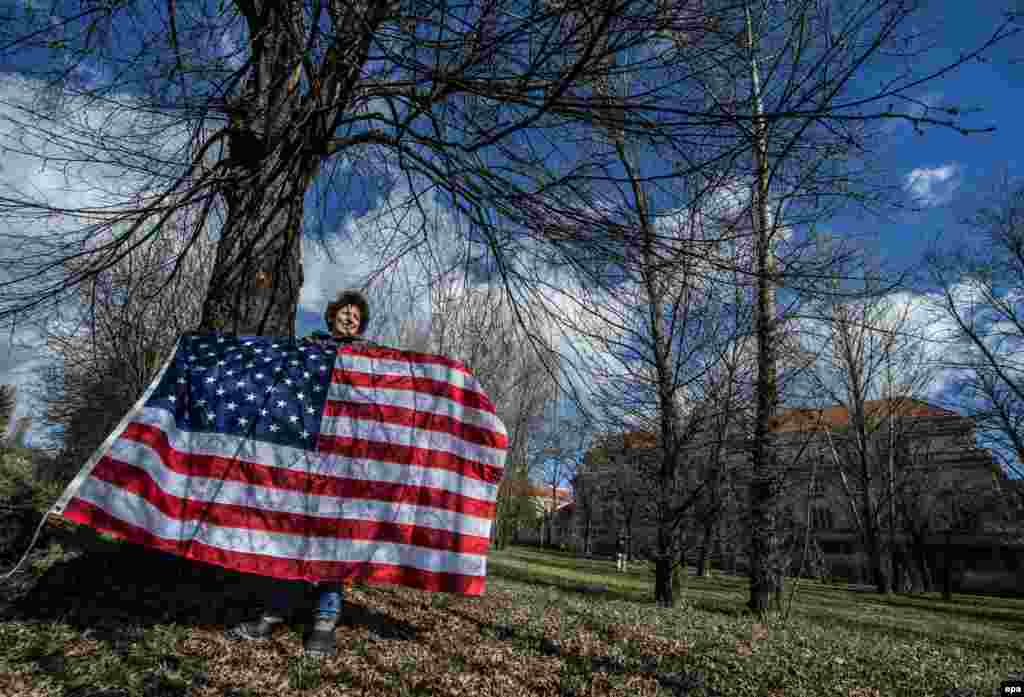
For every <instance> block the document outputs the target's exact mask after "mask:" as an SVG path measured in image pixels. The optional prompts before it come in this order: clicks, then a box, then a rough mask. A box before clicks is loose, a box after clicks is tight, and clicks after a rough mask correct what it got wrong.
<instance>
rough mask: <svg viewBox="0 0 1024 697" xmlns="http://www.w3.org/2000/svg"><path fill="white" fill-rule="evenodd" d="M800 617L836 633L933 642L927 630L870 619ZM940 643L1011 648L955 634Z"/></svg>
mask: <svg viewBox="0 0 1024 697" xmlns="http://www.w3.org/2000/svg"><path fill="white" fill-rule="evenodd" d="M800 614H801V616H802V617H804V618H806V619H808V620H811V621H813V622H818V623H820V624H826V623H827V624H828V625H830V626H833V627H835V628H836V630H837V631H841V629H842V628H843V627H849V628H850V629H853V630H855V631H858V632H860V633H862V634H879V635H885V636H886V637H888V638H893V639H905V640H907V641H917V640H920V639H929V640H935V639H936V638H937V637H936V632H934V631H929V630H920V629H915V628H914V627H909V626H893V625H891V624H888V623H886V622H883V621H881V618H879V621H877V622H876V621H872V620H871V619H868V618H864V619H856V620H855V619H850V618H840V617H836V615H835V614H833V613H830V612H828V611H816V610H813V609H804V610H803V611H802V612H801V613H800ZM941 640H942V643H943V645H945V646H960V647H961V648H963V649H965V650H970V651H973V650H976V649H978V648H990V649H992V650H994V651H1008V650H1010V649H1011V648H1012V647H1011V646H1009V645H1007V644H1006V643H1005V642H1001V641H997V640H986V639H984V638H979V637H977V636H976V635H972V636H960V635H957V634H955V633H948V632H947V633H945V634H944V635H942V637H941Z"/></svg>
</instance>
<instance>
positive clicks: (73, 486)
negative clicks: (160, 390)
mask: <svg viewBox="0 0 1024 697" xmlns="http://www.w3.org/2000/svg"><path fill="white" fill-rule="evenodd" d="M180 343H181V337H178V340H177V341H176V342H174V348H173V349H172V350H171V353H170V355H169V356H168V357H167V360H166V361H164V365H163V367H162V368H160V372H159V373H158V374H157V376H156V379H154V380H153V381H152V382H151V383H150V385H149V387H148V388H146V391H145V392H144V393H143V394H142V396H141V397H140V398H139V399H138V401H137V402H135V406H134V407H132V408H131V409H129V410H128V413H127V414H125V416H124V418H123V419H121V423H119V424H118V425H117V428H115V429H114V430H113V432H112V433H111V434H110V435H109V436H107V438H106V440H104V441H103V442H102V443H101V444H100V446H99V447H98V448H96V451H95V452H93V454H92V455H91V456H90V457H89V459H88V460H86V461H85V464H84V465H82V468H81V469H80V470H78V474H77V475H75V478H74V479H72V480H71V483H70V484H68V485H67V486H66V487H64V492H63V493H62V494H61V495H60V496H59V497H58V498H57V500H56V501H55V502H54V503H53V505H52V506H50V508H49V509H47V511H46V513H45V514H44V515H43V519H42V520H40V521H39V525H37V526H36V531H35V534H34V535H32V541H31V542H29V545H28V549H26V550H25V553H24V554H23V555H21V559H20V560H19V561H18V563H17V564H15V566H14V568H13V569H11V570H10V571H9V572H7V573H6V574H4V575H3V576H0V580H3V581H6V580H7V579H8V578H10V577H11V576H13V575H14V573H15V572H17V570H18V569H19V568H21V565H22V564H24V563H25V560H26V559H28V555H29V554H30V553H31V552H32V549H33V548H34V547H35V546H36V542H38V540H39V533H40V532H41V531H42V529H43V526H44V525H46V523H47V522H48V521H49V520H50V516H51V515H54V514H55V515H58V516H59V515H60V514H61V513H63V512H64V508H65V507H66V506H67V505H68V501H70V500H71V497H72V496H74V495H75V492H76V491H78V488H79V487H80V486H82V483H83V482H84V481H85V480H86V478H88V476H89V474H90V473H91V472H92V470H93V468H94V467H96V463H97V462H99V461H100V458H101V457H102V455H103V453H105V452H106V451H107V449H108V448H109V447H110V446H111V444H112V443H113V442H114V441H115V440H117V439H118V438H119V437H120V436H121V434H122V433H123V432H124V429H125V428H126V427H127V426H128V424H129V423H130V422H131V421H132V419H133V418H134V417H135V416H136V415H137V414H138V413H139V412H140V411H141V410H142V408H143V407H144V406H145V405H146V402H147V401H148V400H149V398H150V397H151V396H152V395H153V392H154V391H155V390H156V387H157V385H159V384H160V381H161V380H162V379H163V377H164V373H166V372H167V368H169V367H170V365H171V363H172V362H173V361H174V356H175V355H176V354H177V353H178V344H180Z"/></svg>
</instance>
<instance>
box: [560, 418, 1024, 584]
mask: <svg viewBox="0 0 1024 697" xmlns="http://www.w3.org/2000/svg"><path fill="white" fill-rule="evenodd" d="M864 411H865V415H864V418H863V419H852V420H851V418H850V415H849V413H848V411H847V410H846V409H845V408H843V407H831V408H828V409H792V410H786V411H782V412H781V413H780V414H779V416H778V417H777V419H776V420H775V423H774V424H773V428H772V433H773V438H774V441H775V443H776V446H777V447H776V450H775V452H776V453H777V460H776V463H775V466H776V469H777V472H776V475H777V482H778V486H779V489H778V491H779V503H780V506H779V510H780V511H781V518H780V520H779V523H780V525H779V529H780V531H782V534H783V545H784V546H786V547H787V548H788V549H789V550H790V551H789V558H790V559H791V560H792V561H791V563H792V564H793V566H792V567H791V569H790V572H789V573H791V574H795V573H796V572H797V568H798V567H799V566H800V563H799V560H800V559H801V558H802V559H803V560H804V563H803V568H804V573H805V574H810V575H814V576H834V577H842V578H847V579H849V580H850V581H851V582H867V580H868V578H869V574H868V573H867V569H866V566H867V565H866V561H867V559H866V556H865V549H864V544H863V541H864V540H863V535H862V534H861V532H860V530H862V529H863V520H865V519H866V518H865V517H870V516H875V518H876V519H877V520H878V521H879V522H878V524H877V526H876V527H877V528H878V529H879V530H880V532H881V533H882V538H881V539H880V541H879V544H881V545H883V546H884V547H885V548H886V549H895V550H897V556H898V558H899V559H901V560H902V566H903V567H904V568H906V569H907V570H908V571H909V570H910V569H911V568H916V569H924V571H923V572H922V573H921V574H920V576H921V578H918V579H917V583H918V584H921V585H931V586H934V579H929V578H925V577H924V576H925V575H927V573H928V569H929V568H930V569H934V568H936V567H939V566H945V565H946V564H947V560H953V561H951V562H950V563H951V564H953V565H954V566H956V567H957V569H958V572H957V573H958V577H959V578H960V579H961V580H962V578H963V577H964V573H965V572H966V571H967V570H972V573H975V575H977V574H978V573H989V574H991V573H996V574H1003V575H1004V576H1005V574H1006V573H1012V574H1017V573H1018V572H1019V571H1020V568H1019V566H1020V565H1019V563H1018V562H1019V561H1020V560H1021V559H1024V554H1022V550H1024V536H1018V537H1021V539H1020V544H1019V545H1018V544H1016V543H1014V542H1013V538H1014V535H1012V534H1010V535H1007V534H1005V533H1007V530H1006V529H1002V531H1001V534H996V532H997V531H996V528H997V527H999V526H1000V525H1002V526H1003V528H1005V527H1006V521H1005V520H1001V519H1000V513H999V511H998V506H996V508H995V509H992V510H986V509H985V506H984V505H981V506H976V505H975V504H977V503H979V502H984V501H996V500H998V494H999V492H1000V487H1001V486H1002V487H1005V486H1012V485H1013V483H1012V482H1010V483H1008V482H1007V480H1006V478H1005V475H1003V474H1002V472H1001V471H1000V470H999V468H998V467H997V466H996V464H995V462H994V461H993V458H992V456H991V453H989V452H988V451H987V450H984V449H979V448H977V447H975V437H974V423H973V421H972V420H971V419H969V418H966V417H963V416H961V415H959V414H956V413H954V412H951V411H949V410H946V409H942V408H940V407H937V406H934V405H932V404H928V403H926V402H922V401H919V400H911V399H896V400H878V401H873V402H867V403H866V404H865V407H864ZM851 421H853V422H854V423H865V424H867V425H868V426H869V428H868V429H864V430H858V429H857V428H854V427H852V425H851ZM713 445H715V443H712V442H711V441H705V442H703V443H702V442H700V441H699V439H693V440H692V441H691V444H690V447H689V448H688V450H687V452H686V453H685V455H684V456H683V462H682V465H681V466H680V468H679V477H677V479H676V481H675V482H674V483H673V486H674V487H675V488H676V490H675V491H674V493H673V495H676V496H677V500H683V499H684V497H685V496H686V495H687V494H689V493H692V492H693V491H694V490H695V489H696V487H697V486H698V483H699V482H700V481H705V480H706V481H708V482H715V484H716V486H714V487H706V488H705V489H704V491H711V490H712V489H713V490H715V491H716V492H717V493H716V494H715V495H714V496H713V497H712V496H711V495H710V494H707V495H703V496H701V497H700V498H699V499H697V503H695V504H694V505H693V506H692V507H691V509H690V510H689V511H688V513H687V514H686V515H685V516H684V519H683V523H682V525H681V529H682V530H683V534H681V535H680V536H679V538H678V545H679V553H680V554H681V555H682V556H685V558H686V559H687V560H688V562H689V563H691V564H695V563H697V561H698V560H699V559H700V557H701V556H702V555H703V556H704V557H705V559H706V560H707V561H708V562H709V563H710V564H711V565H714V566H717V567H718V568H720V569H723V570H726V571H731V572H736V573H742V572H744V571H745V569H746V560H747V552H746V540H747V539H749V535H748V533H747V532H746V530H747V528H746V521H745V514H744V512H745V511H746V510H747V506H745V505H744V504H745V502H746V501H747V496H748V491H749V482H750V472H751V467H750V450H749V448H750V446H749V441H748V440H746V439H744V438H743V437H741V436H737V435H735V434H733V435H732V436H730V437H727V438H725V439H724V440H723V441H722V442H721V446H722V447H721V450H720V452H721V455H720V457H718V458H714V457H712V456H711V453H712V446H713ZM661 457H662V451H661V449H660V447H659V445H658V443H657V439H656V438H655V437H654V436H653V435H652V434H649V433H643V432H632V433H627V434H624V435H621V436H616V437H614V438H610V439H607V440H606V442H605V443H604V446H603V447H602V448H598V449H594V450H592V451H591V452H589V453H588V454H587V457H586V460H585V462H586V464H585V467H584V469H583V471H581V472H580V473H579V475H578V479H577V486H576V492H575V493H576V496H575V500H574V501H573V503H572V505H571V506H567V507H565V508H564V509H563V510H562V511H560V513H559V516H557V517H556V522H555V525H554V530H555V531H556V533H561V534H562V535H563V537H562V538H561V539H556V540H555V541H556V543H557V542H562V543H565V544H567V545H569V546H570V547H571V548H573V549H574V550H575V551H576V552H577V553H579V554H593V555H601V556H604V555H611V554H612V553H613V551H614V549H615V545H616V541H617V538H618V536H619V535H620V534H623V535H624V536H625V537H626V539H627V541H628V545H629V550H630V554H631V556H633V557H645V556H652V555H653V553H654V551H655V549H656V542H657V531H658V515H659V510H666V509H667V506H664V505H661V506H659V505H656V504H657V503H658V501H659V500H660V499H659V497H660V496H662V495H664V494H666V492H663V491H660V490H659V488H658V487H656V486H654V485H653V483H654V482H655V481H657V476H656V475H657V472H658V468H659V467H660V461H661ZM712 462H714V463H716V464H714V465H711V464H709V463H712ZM670 488H671V487H670ZM865 491H867V492H868V494H869V496H867V497H865V496H864V492H865ZM865 506H867V508H866V507H865ZM890 520H896V521H897V524H896V525H895V526H890V524H889V521H890ZM1020 523H1024V521H1019V522H1018V524H1017V528H1018V529H1019V528H1020V527H1021V525H1020ZM1012 527H1013V526H1012V525H1011V528H1012ZM805 547H806V548H807V549H808V550H809V553H807V552H805ZM922 555H923V556H922ZM1015 578H1016V577H1015ZM1004 581H1005V582H1006V583H1010V584H1013V583H1015V582H1016V581H1014V580H1013V579H1004Z"/></svg>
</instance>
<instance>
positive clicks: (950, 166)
mask: <svg viewBox="0 0 1024 697" xmlns="http://www.w3.org/2000/svg"><path fill="white" fill-rule="evenodd" d="M1000 5H1001V3H998V2H980V3H961V2H955V1H945V2H932V3H930V6H931V7H932V8H934V9H932V10H930V11H929V15H930V17H931V18H932V19H933V22H934V24H935V25H937V32H938V33H937V38H938V42H939V43H940V44H941V47H940V48H939V49H937V52H936V56H935V58H936V60H938V59H940V58H942V57H944V58H945V59H946V60H949V61H952V60H956V58H957V56H958V55H959V52H960V50H961V48H962V47H965V46H972V45H977V44H979V43H980V42H981V41H983V40H984V39H985V38H986V37H987V35H988V34H990V33H991V31H992V28H993V20H994V19H996V18H997V17H998V11H997V8H998V7H999V6H1000ZM1015 58H1016V59H1017V60H1020V61H1022V62H1021V63H1019V64H1016V65H1014V64H1011V61H1012V60H1013V59H1015ZM924 96H925V98H926V99H928V100H929V101H931V102H932V103H934V104H941V105H943V106H956V107H958V108H961V109H965V110H966V109H979V111H978V112H977V113H974V114H971V115H969V116H968V117H967V118H966V119H965V121H964V124H965V125H967V126H971V127H979V128H987V127H995V129H996V130H995V132H993V133H982V134H973V135H969V136H964V135H961V134H959V133H957V132H955V131H952V130H949V129H944V128H938V127H929V128H927V129H926V131H925V134H924V135H917V134H915V133H914V132H913V130H912V129H911V127H910V126H909V125H906V124H904V125H900V126H898V127H896V128H897V131H896V133H895V134H894V138H893V141H892V142H891V144H888V147H886V148H885V150H884V151H882V152H879V153H878V156H879V160H878V163H879V164H880V165H882V166H884V167H886V168H887V169H888V170H889V171H890V172H891V174H892V177H893V181H894V182H895V181H897V179H896V178H901V179H902V178H903V177H906V176H908V175H909V174H910V173H911V172H913V171H914V170H938V171H936V172H934V173H933V176H932V177H931V178H930V181H931V182H933V185H932V186H930V187H928V192H929V193H930V194H932V195H933V200H934V202H935V205H934V206H932V207H930V208H927V209H925V210H923V211H921V212H908V213H904V214H901V215H898V216H895V217H894V218H895V219H893V220H891V221H877V222H876V221H865V220H859V219H857V218H854V217H845V218H840V219H837V220H835V221H833V222H832V224H831V226H830V227H831V228H832V229H833V230H835V231H836V232H837V233H840V234H843V233H858V232H869V233H872V234H876V235H877V238H878V252H879V253H880V255H881V257H882V259H883V260H884V261H885V262H886V264H888V265H889V266H891V267H893V268H907V267H910V266H912V265H914V264H917V263H918V262H919V261H920V260H921V257H922V255H923V253H924V252H925V250H926V249H927V248H928V247H929V245H930V244H931V242H932V240H933V239H934V237H935V235H936V234H938V233H942V234H943V236H944V237H945V238H946V239H947V240H948V241H949V244H955V243H956V241H957V240H959V239H962V234H963V231H962V230H961V229H959V226H958V225H957V224H956V219H957V217H959V216H958V214H963V213H967V212H969V211H970V209H971V207H972V204H971V199H972V196H973V195H974V194H975V192H976V191H977V190H979V189H984V187H986V186H987V185H989V184H991V183H992V180H993V178H994V177H996V176H998V175H999V174H1000V173H1001V171H1003V170H1004V168H1005V169H1006V170H1008V172H1009V174H1010V175H1011V176H1018V177H1019V176H1021V175H1022V174H1024V171H1022V165H1024V162H1021V134H1020V126H1021V124H1022V122H1024V119H1022V114H1024V40H1017V41H1016V42H1007V43H1004V44H1003V45H1001V46H999V47H996V48H995V49H993V50H992V51H991V60H990V61H989V62H987V63H979V62H972V63H969V64H967V65H964V66H963V67H961V68H959V69H957V70H956V71H955V72H954V73H952V74H951V75H949V76H947V77H944V78H942V79H941V80H940V81H938V82H936V83H934V84H932V85H930V86H928V87H927V88H926V89H925V95H924ZM947 177H948V178H947ZM926 179H929V177H928V176H924V177H921V178H920V179H919V181H921V182H922V184H923V183H924V180H926ZM865 227H870V228H871V229H870V230H864V228H865Z"/></svg>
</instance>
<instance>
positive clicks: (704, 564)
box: [697, 516, 716, 576]
mask: <svg viewBox="0 0 1024 697" xmlns="http://www.w3.org/2000/svg"><path fill="white" fill-rule="evenodd" d="M715 520H716V516H708V517H707V518H706V519H705V521H704V536H703V539H702V540H701V544H700V550H699V551H698V552H697V575H698V576H710V575H711V571H710V569H709V568H708V557H710V556H711V545H712V544H713V543H714V538H713V536H714V530H715Z"/></svg>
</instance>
